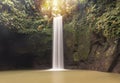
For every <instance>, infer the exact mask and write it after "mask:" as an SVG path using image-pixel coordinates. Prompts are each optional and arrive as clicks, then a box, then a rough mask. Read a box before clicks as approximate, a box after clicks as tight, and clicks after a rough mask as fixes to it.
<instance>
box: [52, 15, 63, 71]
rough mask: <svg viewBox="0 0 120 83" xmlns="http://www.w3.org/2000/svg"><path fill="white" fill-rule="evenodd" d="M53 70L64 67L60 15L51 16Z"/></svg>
mask: <svg viewBox="0 0 120 83" xmlns="http://www.w3.org/2000/svg"><path fill="white" fill-rule="evenodd" d="M52 69H53V70H61V69H64V61H63V23H62V16H60V15H59V16H56V17H54V18H53V63H52Z"/></svg>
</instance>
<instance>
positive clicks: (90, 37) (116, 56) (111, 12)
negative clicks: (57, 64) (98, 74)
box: [64, 0, 120, 72]
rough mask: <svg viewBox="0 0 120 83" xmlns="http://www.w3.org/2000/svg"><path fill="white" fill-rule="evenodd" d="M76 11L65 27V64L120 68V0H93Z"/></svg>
mask: <svg viewBox="0 0 120 83" xmlns="http://www.w3.org/2000/svg"><path fill="white" fill-rule="evenodd" d="M91 2H92V3H91ZM75 12H76V13H74V14H75V15H73V17H72V21H70V23H69V22H68V23H69V24H65V29H64V31H65V34H64V36H65V39H64V40H65V58H66V59H65V61H66V63H68V64H66V68H72V69H74V68H75V69H76V68H77V69H78V68H79V69H89V70H98V71H105V72H106V71H107V72H120V1H118V0H104V1H101V0H98V1H96V0H90V1H89V2H88V3H87V4H78V6H77V10H75ZM71 28H72V29H71ZM67 60H68V61H67Z"/></svg>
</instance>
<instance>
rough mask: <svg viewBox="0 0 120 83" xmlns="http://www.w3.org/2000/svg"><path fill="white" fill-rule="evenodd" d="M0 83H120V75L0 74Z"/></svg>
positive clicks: (98, 73)
mask: <svg viewBox="0 0 120 83" xmlns="http://www.w3.org/2000/svg"><path fill="white" fill-rule="evenodd" d="M0 83H120V74H113V73H103V72H96V71H81V70H80V71H75V70H72V71H9V72H0Z"/></svg>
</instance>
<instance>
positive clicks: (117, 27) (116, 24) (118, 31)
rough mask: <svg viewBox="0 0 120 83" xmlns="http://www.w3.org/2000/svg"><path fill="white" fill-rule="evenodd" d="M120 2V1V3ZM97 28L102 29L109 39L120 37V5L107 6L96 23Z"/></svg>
mask: <svg viewBox="0 0 120 83" xmlns="http://www.w3.org/2000/svg"><path fill="white" fill-rule="evenodd" d="M119 4H120V3H119ZM96 26H97V28H96V30H98V32H100V31H102V33H103V35H104V36H105V37H107V38H109V39H111V38H119V37H120V6H116V7H115V8H112V9H110V8H107V12H105V13H104V14H103V15H102V16H101V17H99V18H98V21H97V23H96Z"/></svg>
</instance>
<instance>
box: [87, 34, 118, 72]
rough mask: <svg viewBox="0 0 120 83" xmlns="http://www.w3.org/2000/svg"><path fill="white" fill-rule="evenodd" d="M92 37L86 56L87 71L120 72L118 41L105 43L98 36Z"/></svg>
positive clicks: (103, 39)
mask: <svg viewBox="0 0 120 83" xmlns="http://www.w3.org/2000/svg"><path fill="white" fill-rule="evenodd" d="M94 35H95V34H94ZM94 37H95V38H92V39H93V40H92V41H91V46H90V53H89V56H88V69H92V70H99V71H109V72H120V66H119V64H120V63H119V58H120V57H119V56H120V39H118V40H111V41H106V40H105V38H102V37H100V36H99V37H98V36H97V37H96V35H95V36H94Z"/></svg>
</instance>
